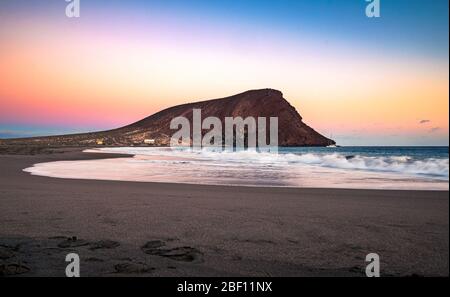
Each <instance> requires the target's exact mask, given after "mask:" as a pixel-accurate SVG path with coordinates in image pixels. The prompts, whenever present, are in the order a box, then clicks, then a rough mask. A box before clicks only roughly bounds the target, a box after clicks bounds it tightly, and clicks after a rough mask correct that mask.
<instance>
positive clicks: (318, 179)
mask: <svg viewBox="0 0 450 297" xmlns="http://www.w3.org/2000/svg"><path fill="white" fill-rule="evenodd" d="M86 152H97V153H121V154H130V155H134V157H132V158H115V159H100V160H84V161H59V162H49V163H40V164H36V165H35V166H33V167H30V168H26V169H24V171H27V172H30V173H31V174H35V175H43V176H50V177H61V178H82V179H102V180H124V181H141V182H149V181H151V182H176V183H194V184H218V185H247V186H284V187H331V188H370V189H425V190H448V158H447V159H431V158H429V159H424V160H413V158H411V157H409V156H392V157H387V156H383V157H369V156H360V155H355V156H352V157H346V156H345V155H342V154H337V153H332V154H330V153H325V154H316V153H306V154H294V153H280V154H274V153H259V152H255V151H241V152H228V151H224V152H215V151H211V150H199V151H192V150H187V149H171V148H144V147H142V148H141V147H139V148H137V147H131V148H127V147H120V148H100V149H94V150H87V151H86Z"/></svg>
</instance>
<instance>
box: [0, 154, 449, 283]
mask: <svg viewBox="0 0 450 297" xmlns="http://www.w3.org/2000/svg"><path fill="white" fill-rule="evenodd" d="M1 149H2V150H1V151H2V153H3V155H0V275H1V274H15V273H20V274H16V275H21V276H48V275H50V276H64V275H65V265H66V264H67V263H66V262H65V255H66V254H67V253H69V252H76V253H78V254H79V255H80V258H81V275H82V276H98V275H100V276H116V275H120V276H364V269H365V265H366V263H365V256H366V254H368V253H372V252H376V253H378V254H379V255H380V258H381V274H382V275H384V276H410V275H425V276H435V275H440V276H448V275H449V259H448V254H449V215H448V214H449V203H448V197H447V196H448V192H447V191H445V192H437V191H382V190H379V191H378V190H376V191H375V190H337V189H289V188H253V187H252V188H246V187H223V186H199V185H177V184H162V183H160V184H158V183H134V182H114V181H95V180H71V179H57V178H48V177H39V176H31V175H30V174H28V173H25V172H22V169H24V168H26V167H29V166H31V165H32V164H34V163H39V162H46V161H52V160H75V159H89V158H105V157H123V156H117V155H114V156H113V155H106V154H86V153H81V152H80V150H81V149H80V148H74V149H67V148H66V149H59V150H54V149H47V148H46V149H37V150H27V149H22V153H30V152H34V153H36V155H6V153H14V152H17V151H18V150H17V149H15V148H12V147H9V148H8V147H7V148H4V147H3V148H1ZM72 237H76V238H72Z"/></svg>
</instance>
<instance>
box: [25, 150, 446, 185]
mask: <svg viewBox="0 0 450 297" xmlns="http://www.w3.org/2000/svg"><path fill="white" fill-rule="evenodd" d="M102 149H103V147H101V148H87V149H84V148H80V149H79V152H80V153H84V154H86V158H85V159H83V158H81V159H80V158H77V159H76V160H72V159H63V160H52V161H50V162H40V163H35V164H32V165H31V166H27V167H26V168H24V171H25V172H27V173H29V174H31V175H35V176H42V177H50V178H61V179H71V180H97V181H117V182H138V183H167V184H175V185H177V184H185V185H198V186H219V187H220V186H225V187H249V188H255V187H262V188H277V189H278V188H292V189H297V188H298V189H323V188H326V189H348V190H351V189H353V190H392V191H402V190H411V191H448V190H449V187H448V180H445V179H440V178H431V177H428V178H426V177H420V176H414V175H404V176H402V174H401V173H399V172H390V171H377V170H366V171H364V170H359V169H354V170H353V173H351V174H349V171H347V172H346V170H343V169H342V168H333V167H331V168H329V167H327V166H325V167H324V168H322V167H320V166H319V167H318V168H321V170H322V171H323V170H328V171H329V172H323V173H321V174H329V176H334V177H332V178H331V179H330V181H331V183H329V184H326V186H322V185H323V184H324V183H327V182H326V179H322V178H321V179H320V180H319V179H317V174H316V176H315V177H314V178H315V179H316V180H315V181H312V182H311V180H308V178H306V179H305V180H303V181H300V182H297V184H295V183H291V184H290V183H289V182H286V181H280V182H278V183H276V182H272V183H264V180H261V181H259V180H257V179H255V178H253V179H252V178H250V179H247V180H246V182H242V181H241V180H238V179H236V178H235V180H234V181H233V179H231V180H226V179H225V180H221V179H219V180H218V179H217V178H215V179H214V178H213V179H209V177H210V176H209V175H208V174H206V175H205V174H204V175H203V176H201V177H197V178H192V177H191V178H189V177H187V176H189V175H184V176H182V175H179V176H177V175H172V176H170V177H169V176H166V177H163V178H161V177H159V174H158V172H161V173H163V172H165V170H166V169H167V168H164V167H161V164H159V165H158V164H156V165H155V166H156V167H155V166H152V167H146V168H143V169H145V170H147V171H150V172H151V170H152V168H153V169H154V170H155V174H151V175H142V173H141V172H139V174H136V172H135V170H137V169H136V167H134V168H133V167H130V168H129V170H130V171H129V174H123V173H120V174H119V175H117V174H116V173H114V174H111V173H109V170H111V169H115V168H120V167H121V166H128V161H127V160H126V159H132V158H135V159H138V160H137V161H138V162H139V160H141V159H143V160H151V161H155V160H169V161H170V160H175V161H196V157H193V158H192V157H184V156H168V155H164V154H161V155H146V154H145V153H144V154H143V155H140V154H139V153H135V152H114V151H108V150H106V151H103V150H102ZM130 149H132V151H133V149H134V148H131V147H130ZM88 155H89V157H88ZM95 155H103V156H99V157H95ZM109 159H122V160H117V161H112V160H109ZM91 160H94V161H95V160H98V161H99V162H95V163H93V164H90V165H89V166H87V165H88V163H82V162H76V161H91ZM55 161H56V162H58V161H68V162H72V161H75V162H74V163H72V166H73V170H70V171H67V170H65V166H63V167H62V166H61V165H59V164H56V163H53V162H55ZM80 165H81V166H82V168H83V170H81V171H80V169H79V166H80ZM305 165H306V168H304V170H308V164H305ZM174 166H175V170H177V168H178V169H179V170H185V169H184V166H183V167H177V166H176V165H174ZM85 167H91V168H92V167H93V168H97V170H93V171H92V172H89V171H86V170H87V169H88V168H85ZM171 169H172V168H171ZM255 170H257V169H255ZM140 171H142V169H140ZM339 171H342V173H339ZM114 172H115V170H114ZM206 172H209V171H206ZM306 172H307V171H306ZM211 173H213V174H214V175H217V173H214V172H211ZM274 173H276V172H274ZM185 174H187V173H186V172H185ZM336 174H338V176H336ZM339 174H345V175H346V176H347V177H346V178H339ZM314 178H313V179H314ZM335 178H337V179H336V180H334V179H335ZM352 179H353V180H359V179H361V180H362V179H366V182H359V183H357V182H352V181H351V180H352ZM382 180H384V182H380V181H382ZM318 184H320V186H318Z"/></svg>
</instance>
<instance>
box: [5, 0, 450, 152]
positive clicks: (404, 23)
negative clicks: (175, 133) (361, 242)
mask: <svg viewBox="0 0 450 297" xmlns="http://www.w3.org/2000/svg"><path fill="white" fill-rule="evenodd" d="M380 2H381V17H380V18H367V17H366V15H365V7H366V5H367V2H366V1H365V0H309V1H301V0H293V1H287V0H284V1H274V0H273V1H265V0H239V1H237V0H236V1H230V0H228V1H225V0H223V1H217V0H208V1H203V0H195V1H194V0H192V1H190V0H178V1H173V0H161V1H133V0H127V1H115V0H102V1H94V0H81V1H80V3H81V16H80V18H68V17H67V16H66V14H65V8H66V5H67V2H65V1H64V0H51V1H46V0H35V1H30V0H27V1H24V0H1V1H0V138H2V137H22V136H37V135H46V134H60V133H72V132H85V131H93V130H102V129H109V128H116V127H119V126H122V125H126V124H129V123H131V122H134V121H136V120H139V119H141V118H144V117H146V116H148V115H151V114H153V113H155V112H157V111H159V110H161V109H164V108H166V107H170V106H173V105H176V104H181V103H187V102H192V101H199V100H203V99H213V98H220V97H225V96H229V95H233V94H236V93H240V92H243V91H245V90H249V89H260V88H274V89H278V90H280V91H282V92H283V94H284V97H285V98H286V99H287V100H288V101H289V102H290V103H291V104H292V105H293V106H295V108H296V109H297V110H298V111H299V113H300V114H301V115H302V117H303V120H304V122H305V123H307V124H308V125H310V126H312V127H314V128H315V129H316V130H317V131H319V132H320V133H322V134H324V135H325V136H328V137H330V136H331V137H332V138H333V139H335V140H336V141H337V142H338V144H341V145H448V141H449V137H448V135H449V126H448V117H449V114H448V108H449V56H448V55H449V38H448V34H449V31H448V30H449V29H448V26H449V23H448V22H449V16H448V10H449V7H448V6H449V2H448V0H433V1H429V0H381V1H380Z"/></svg>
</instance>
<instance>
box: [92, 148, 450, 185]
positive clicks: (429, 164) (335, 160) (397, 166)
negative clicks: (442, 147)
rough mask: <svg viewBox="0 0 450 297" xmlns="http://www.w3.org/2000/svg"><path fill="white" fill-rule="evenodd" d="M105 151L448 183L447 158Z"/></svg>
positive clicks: (148, 150)
mask: <svg viewBox="0 0 450 297" xmlns="http://www.w3.org/2000/svg"><path fill="white" fill-rule="evenodd" d="M100 150H101V151H104V152H116V153H128V154H133V155H144V156H145V155H150V156H161V155H163V156H170V157H177V158H189V159H192V160H193V161H203V162H210V163H212V164H214V165H216V166H221V165H226V166H233V165H237V166H242V165H244V164H253V165H256V164H257V165H260V166H263V167H265V166H270V167H274V166H275V167H276V166H283V167H285V166H294V167H298V166H301V165H308V166H319V167H326V168H335V169H342V170H362V171H372V172H392V173H401V174H407V175H419V176H426V177H430V178H439V179H446V180H448V177H449V159H448V157H447V158H426V157H422V158H417V157H414V156H407V155H396V156H368V155H362V154H354V155H351V154H343V153H292V152H283V151H281V152H279V153H267V152H256V151H254V150H253V151H252V150H246V151H240V152H229V151H219V152H217V151H211V150H208V149H202V150H190V149H171V148H150V149H149V148H102V149H100Z"/></svg>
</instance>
